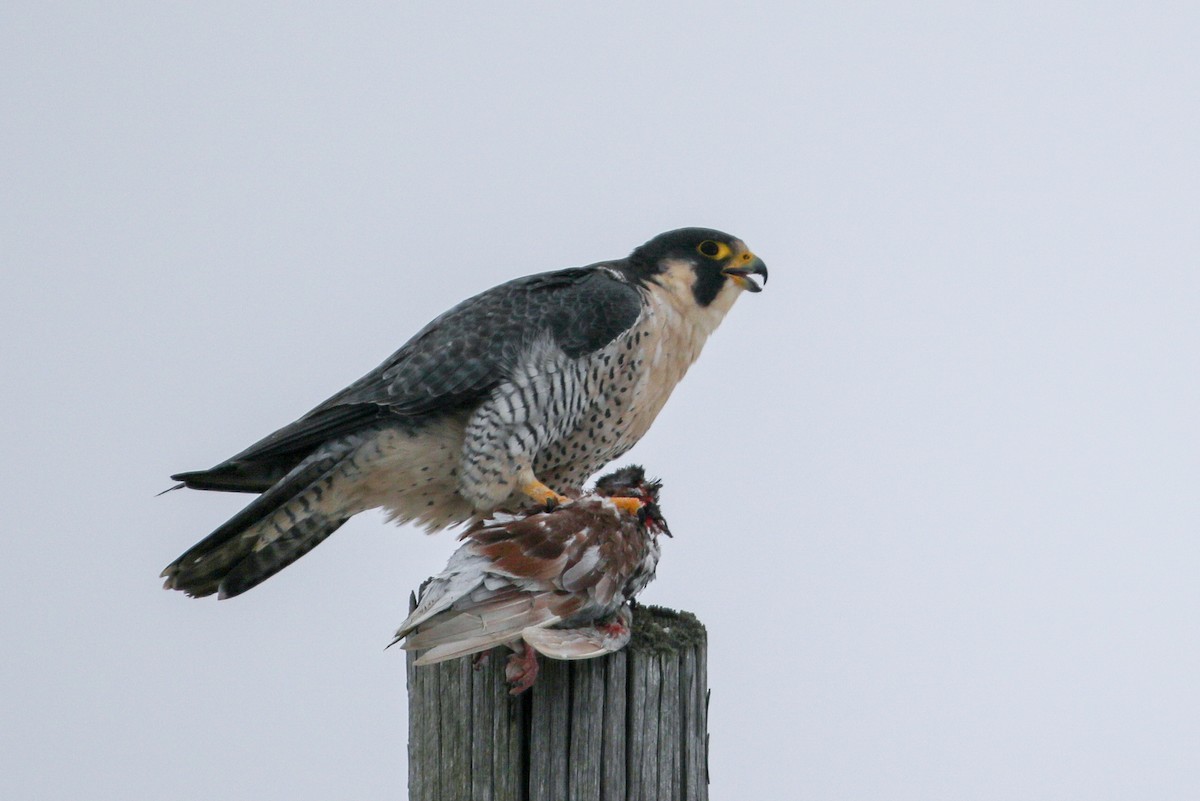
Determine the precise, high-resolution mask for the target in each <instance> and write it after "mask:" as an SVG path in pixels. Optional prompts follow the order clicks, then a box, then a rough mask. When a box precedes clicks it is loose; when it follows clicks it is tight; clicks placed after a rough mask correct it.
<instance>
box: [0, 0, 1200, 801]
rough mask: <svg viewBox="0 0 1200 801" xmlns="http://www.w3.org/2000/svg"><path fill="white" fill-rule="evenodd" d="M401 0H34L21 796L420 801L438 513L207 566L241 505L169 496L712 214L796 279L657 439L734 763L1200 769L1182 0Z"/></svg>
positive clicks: (22, 99) (5, 48)
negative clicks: (454, 338) (254, 582)
mask: <svg viewBox="0 0 1200 801" xmlns="http://www.w3.org/2000/svg"><path fill="white" fill-rule="evenodd" d="M422 5H423V6H429V7H418V6H417V5H416V4H412V3H395V2H393V3H378V4H361V5H347V4H345V3H336V4H335V3H327V4H321V5H320V6H318V5H317V4H306V7H304V8H298V7H297V6H296V5H295V4H290V3H265V2H253V1H252V2H246V1H244V0H241V1H239V2H209V3H197V4H191V5H178V4H172V5H166V4H162V3H146V2H143V3H123V4H120V6H119V8H118V7H117V6H113V5H112V4H100V3H95V4H83V3H59V4H50V3H37V4H21V5H19V6H13V7H10V8H7V9H6V10H5V11H4V12H3V18H4V19H3V24H2V25H0V37H2V39H3V41H2V42H0V86H2V88H3V109H2V115H0V137H2V138H0V153H2V156H0V159H2V170H3V172H2V182H3V186H4V191H3V193H2V194H0V202H2V203H3V214H2V215H0V259H2V262H3V276H2V278H0V307H2V314H0V338H2V339H3V341H4V342H5V347H4V348H3V349H2V354H3V355H2V356H0V358H2V360H3V365H2V369H3V373H2V375H3V382H2V385H0V402H2V404H3V414H0V426H2V427H3V430H2V434H3V442H4V443H5V446H6V450H7V452H6V460H5V464H6V469H5V470H4V482H3V490H2V492H3V507H4V513H5V525H4V529H5V536H4V556H3V559H0V574H2V575H0V603H2V604H3V606H4V609H5V612H4V614H3V615H2V616H0V637H2V640H3V643H4V651H5V656H4V657H3V658H2V659H0V686H3V688H4V707H5V711H4V714H3V715H2V716H0V737H2V738H3V739H2V740H0V762H2V763H3V765H2V769H0V796H3V797H4V798H13V799H25V798H29V799H33V798H37V799H80V798H87V799H122V800H125V799H131V798H132V799H136V798H151V797H168V796H169V797H171V798H173V799H179V800H180V801H190V800H191V799H197V800H198V799H212V798H223V799H251V798H288V799H293V800H294V801H307V800H308V799H329V798H363V799H374V798H379V799H391V798H403V797H404V789H403V788H404V784H405V778H406V772H405V771H406V768H405V742H406V731H405V714H406V713H405V705H404V670H403V663H402V655H401V654H400V653H398V652H396V651H394V650H393V651H388V652H384V650H383V646H384V645H385V644H387V642H388V640H389V635H390V633H391V631H392V630H393V629H394V628H395V626H396V625H397V624H398V623H399V621H400V620H401V619H402V618H403V616H404V612H405V604H406V599H407V597H408V592H409V590H410V589H411V588H413V587H414V586H415V585H416V584H417V583H418V582H419V581H420V580H421V579H423V578H424V577H425V576H427V575H429V574H430V573H432V572H435V571H437V570H438V569H440V568H441V566H442V564H443V563H444V560H445V558H446V556H447V555H448V554H449V553H450V552H451V551H452V550H453V548H454V543H453V541H452V538H450V537H446V536H443V537H437V538H427V537H424V536H423V535H420V534H418V533H417V532H415V531H413V530H407V529H401V530H397V529H394V528H393V527H390V526H387V525H385V524H384V523H383V521H382V519H381V518H380V517H379V516H377V515H371V514H368V515H363V516H360V517H359V518H356V519H355V520H354V521H352V522H351V523H350V524H349V525H347V526H346V527H345V528H344V529H343V530H342V531H340V532H338V534H337V535H336V536H335V537H333V538H331V539H330V541H329V542H328V543H326V544H325V545H323V546H322V547H321V548H319V549H318V550H317V551H315V552H314V553H313V554H311V555H310V556H308V557H307V558H305V559H303V560H302V561H301V562H299V563H297V564H296V565H295V566H293V567H291V568H289V569H288V570H287V571H286V572H284V573H282V574H280V575H279V576H277V577H276V578H274V579H272V580H271V581H269V582H267V583H266V584H264V585H263V586H261V587H259V588H258V589H255V590H254V591H252V592H251V593H249V594H247V595H245V596H243V597H240V598H237V599H236V600H233V601H229V602H223V603H217V602H215V601H213V600H211V599H210V600H208V601H206V602H205V601H192V600H189V599H187V598H185V597H183V596H182V595H180V594H178V593H166V592H163V591H161V590H160V589H159V588H158V587H159V580H158V578H157V575H158V572H159V571H160V570H161V569H162V567H163V566H164V565H165V564H166V563H167V562H168V561H170V560H171V559H173V558H174V557H175V556H177V555H178V554H179V553H180V552H181V551H182V550H183V549H184V548H185V547H187V546H188V545H190V544H192V543H193V542H194V541H196V540H197V539H198V538H200V537H201V536H203V535H204V534H206V533H208V531H210V530H211V529H212V528H213V527H214V526H215V525H217V524H218V523H220V522H221V521H222V520H224V519H225V518H226V517H227V516H228V515H229V514H231V513H232V512H233V511H235V510H236V509H237V508H238V507H239V506H240V505H241V504H242V503H243V502H244V501H245V500H246V499H245V498H244V497H232V496H221V495H213V494H203V493H182V492H179V493H171V494H169V495H166V496H164V497H155V493H156V492H158V491H159V490H161V489H163V488H165V487H166V486H168V485H169V481H168V480H167V476H168V474H170V473H171V472H175V471H179V470H184V469H195V468H202V467H206V466H209V465H211V464H213V463H215V462H217V461H219V460H221V459H223V458H225V457H227V456H229V455H231V454H232V453H234V452H235V451H237V450H240V449H241V448H242V447H244V446H245V445H247V444H249V443H250V442H252V441H253V440H255V439H257V438H258V437H260V436H262V435H264V434H266V433H268V432H269V431H271V430H273V429H274V428H275V427H277V426H279V425H281V424H283V423H286V422H288V421H290V420H291V419H293V418H294V417H296V416H297V415H299V414H301V413H302V412H304V411H306V410H307V409H308V408H310V407H311V406H313V405H314V404H316V403H317V402H319V401H320V400H322V399H324V398H325V397H326V396H328V395H329V394H331V393H333V392H334V391H336V390H338V389H340V388H341V387H342V386H344V385H345V384H346V383H348V382H349V381H351V380H353V379H355V378H357V377H358V376H359V375H360V374H362V373H363V372H365V371H366V370H368V369H370V368H371V367H373V366H374V365H375V364H376V363H378V362H379V361H380V360H381V359H383V358H384V357H385V356H386V355H387V354H388V353H390V352H391V351H392V350H393V349H394V348H396V347H397V346H398V345H399V344H401V343H402V342H403V341H404V340H405V339H406V338H407V337H408V336H410V335H411V334H412V333H414V332H415V331H416V330H417V329H418V328H420V327H421V326H422V325H424V324H425V322H426V321H428V320H429V319H430V318H431V317H433V316H434V315H435V314H437V313H440V312H441V311H443V310H444V309H445V308H447V307H449V306H450V305H452V304H453V303H455V302H456V301H458V300H459V299H461V298H463V297H465V296H467V295H469V294H471V293H474V292H477V291H479V290H482V289H485V288H487V287H488V286H491V285H493V284H496V283H499V282H500V281H503V280H506V279H508V278H511V277H514V276H516V275H519V274H524V273H529V272H535V271H540V270H545V269H552V268H556V267H562V266H568V265H578V264H583V263H587V262H592V261H596V260H599V259H603V258H608V257H617V256H622V255H624V254H625V253H627V252H628V251H629V250H630V249H631V248H632V247H633V246H635V245H637V244H639V243H640V242H642V241H644V240H645V239H648V238H649V237H650V236H652V235H654V234H656V233H658V232H660V231H663V230H666V229H669V228H674V227H678V226H682V225H704V226H712V227H717V228H722V229H725V230H728V231H730V232H733V233H735V234H737V235H739V236H741V237H743V238H744V239H745V240H746V241H747V242H748V243H749V244H750V246H751V247H752V248H754V250H755V251H756V252H758V253H759V254H760V255H762V257H763V258H764V259H765V260H766V262H767V264H768V265H769V266H770V269H771V282H770V284H769V285H768V287H767V289H766V291H765V292H763V293H762V294H761V295H755V296H747V297H744V298H743V299H742V300H741V301H739V303H738V305H737V306H736V307H735V308H734V310H733V312H732V313H731V314H730V316H729V318H728V319H727V320H726V322H725V324H724V325H723V327H722V328H721V329H720V330H719V331H718V332H717V335H716V336H715V338H714V339H713V340H712V341H711V342H710V344H709V346H708V348H707V349H706V351H705V353H704V355H703V356H702V357H701V359H700V361H699V363H698V364H697V365H696V367H695V368H694V369H693V372H692V373H691V374H690V375H689V376H688V378H687V379H686V380H685V381H684V383H683V385H682V386H681V387H680V389H679V390H678V392H677V393H676V395H675V396H674V398H673V399H672V400H671V402H670V403H669V404H668V405H667V407H666V409H665V410H664V412H663V414H662V415H661V416H660V418H659V420H658V422H657V424H656V425H655V427H654V428H653V429H652V431H651V432H650V434H649V435H648V436H647V437H646V438H645V439H644V440H643V441H642V443H641V444H640V445H639V446H638V447H637V449H636V450H635V451H634V452H633V453H631V454H630V458H634V459H637V460H640V461H642V462H644V463H645V464H646V465H647V466H648V468H649V469H650V470H651V471H652V472H654V473H657V474H659V475H661V476H662V477H663V478H664V479H665V481H666V487H665V490H664V502H663V505H664V509H665V511H666V514H667V516H668V517H669V519H670V520H671V524H672V528H673V530H674V531H675V533H676V538H675V539H673V540H670V541H668V542H667V543H666V545H665V548H664V551H665V553H664V555H663V560H662V564H661V568H660V571H659V578H658V581H657V582H655V583H654V584H652V585H651V586H650V588H649V589H648V590H647V592H646V594H645V596H644V597H645V600H646V601H649V602H652V603H661V604H666V605H670V606H676V607H683V608H686V609H690V610H693V611H695V612H696V613H697V614H698V615H699V616H700V618H701V619H702V620H703V621H704V622H705V623H706V624H707V625H708V629H709V636H710V646H711V654H710V666H709V678H710V684H711V687H712V691H713V699H712V708H711V721H710V726H711V731H712V755H711V768H712V778H713V785H712V794H713V797H714V798H777V799H784V798H797V799H814V800H818V801H830V800H838V799H847V800H855V801H857V800H858V799H862V800H863V801H866V800H867V799H871V801H875V800H876V799H888V800H889V801H890V800H891V799H905V800H908V799H911V800H912V801H929V799H954V800H955V801H957V800H958V799H964V798H969V799H994V800H995V801H1014V799H1047V801H1051V800H1053V801H1059V800H1060V799H1071V798H1079V799H1089V801H1095V800H1096V799H1133V798H1153V799H1155V800H1156V801H1170V800H1171V799H1180V800H1182V799H1189V800H1190V799H1195V798H1197V797H1200V760H1198V759H1197V754H1198V753H1200V682H1198V681H1197V678H1196V677H1197V675H1200V630H1198V628H1197V623H1196V619H1197V612H1198V610H1200V581H1198V580H1197V576H1198V575H1200V544H1198V543H1197V538H1198V536H1200V493H1198V491H1197V487H1198V483H1200V416H1198V414H1197V408H1198V406H1200V375H1198V370H1197V351H1198V346H1200V157H1198V155H1197V142H1200V57H1198V56H1197V52H1196V42H1197V41H1198V40H1200V12H1197V11H1196V10H1195V7H1194V5H1192V4H1185V3H1179V4H1168V3H1150V4H1140V6H1139V7H1138V8H1133V7H1131V4H1128V3H1092V4H1082V3H1081V4H1061V3H1046V2H1036V3H1034V2H1026V3H1006V4H1003V5H1004V8H1002V9H994V8H993V9H988V8H985V7H984V6H983V4H967V3H937V4H932V3H930V4H917V5H912V4H905V7H904V8H898V7H897V4H894V3H845V2H836V3H834V2H821V3H802V4H792V3H782V2H777V3H740V4H736V5H735V4H715V3H686V4H685V3H670V4H666V3H664V4H651V3H644V2H637V3H617V2H608V3H605V4H603V6H602V7H595V6H593V7H584V6H582V5H581V4H565V3H564V4H549V3H521V4H503V5H501V4H494V3H474V4H449V3H446V4H422ZM433 6H436V7H433Z"/></svg>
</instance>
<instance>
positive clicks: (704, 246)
mask: <svg viewBox="0 0 1200 801" xmlns="http://www.w3.org/2000/svg"><path fill="white" fill-rule="evenodd" d="M696 250H697V251H699V253H700V255H701V256H707V257H708V258H710V259H723V258H725V257H726V256H728V255H729V245H726V244H725V243H724V242H714V241H713V240H711V239H705V240H704V241H703V242H701V243H700V244H699V245H697V246H696Z"/></svg>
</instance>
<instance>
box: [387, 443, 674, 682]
mask: <svg viewBox="0 0 1200 801" xmlns="http://www.w3.org/2000/svg"><path fill="white" fill-rule="evenodd" d="M661 488H662V483H661V482H659V481H649V480H647V479H646V474H645V471H644V470H643V469H642V468H641V467H640V466H638V465H630V466H629V467H625V468H622V469H620V470H617V471H616V472H614V473H610V474H609V475H606V476H604V477H603V478H601V479H600V480H599V481H597V482H596V489H595V492H594V493H592V494H589V495H586V496H584V497H583V498H581V499H579V500H576V501H573V502H572V503H570V504H567V505H565V506H560V507H557V508H556V509H554V510H553V511H550V512H536V513H532V514H528V515H525V516H523V517H522V516H517V517H512V516H508V515H505V514H502V513H500V514H497V515H496V516H495V517H494V518H493V519H490V520H484V521H479V522H477V523H475V524H474V525H472V526H471V528H469V529H468V530H467V531H466V532H465V533H464V534H463V535H462V539H464V540H465V541H466V544H465V545H463V546H462V547H461V548H459V549H458V550H457V551H456V552H455V553H454V555H453V556H451V557H450V563H449V564H448V565H447V566H446V569H445V570H444V571H443V572H442V573H441V574H440V575H438V576H436V577H434V578H433V579H432V580H431V581H430V582H429V584H428V585H427V586H426V587H425V588H424V589H423V590H422V593H421V602H420V604H419V605H417V607H416V608H415V609H414V610H413V611H412V613H411V614H410V615H409V616H408V619H407V620H405V621H404V623H402V624H401V625H400V630H399V631H397V632H396V640H395V642H399V641H400V640H401V639H404V638H406V639H405V642H404V648H405V650H410V651H411V650H418V651H423V652H424V653H422V654H421V656H420V657H419V658H418V659H417V662H416V663H417V664H418V665H432V664H435V663H437V662H444V661H446V660H447V659H455V658H457V657H460V656H466V655H468V654H477V653H482V652H484V651H487V650H489V649H491V648H493V647H495V646H497V645H507V646H509V647H511V648H512V649H513V650H514V651H515V652H516V653H515V654H513V656H512V657H511V658H510V659H509V665H508V669H507V673H508V678H509V680H510V682H512V685H513V688H512V691H513V693H514V694H516V693H519V692H522V691H523V690H526V689H528V688H529V687H530V686H531V685H532V684H533V681H534V679H535V678H536V677H537V672H538V667H537V657H536V655H535V653H534V652H535V651H536V652H537V653H541V654H545V655H546V656H549V657H552V658H555V659H590V658H592V657H597V656H603V655H604V654H607V653H612V652H614V651H619V650H620V649H621V648H623V647H624V646H625V644H626V643H628V642H629V636H630V629H629V626H630V624H631V622H632V614H631V611H630V609H629V602H630V601H631V600H632V599H633V598H634V596H636V595H637V594H638V593H639V592H641V591H642V590H643V589H644V588H645V586H646V585H647V584H649V583H650V580H651V579H653V578H654V571H655V569H656V568H657V566H658V557H659V552H660V548H659V545H658V535H659V534H666V535H667V536H670V535H671V532H670V530H669V529H668V528H667V524H666V521H665V520H664V519H663V517H662V512H661V511H660V510H659V507H658V494H659V491H660V490H661ZM393 644H394V643H393ZM527 646H528V647H527Z"/></svg>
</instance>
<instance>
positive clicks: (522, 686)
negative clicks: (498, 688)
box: [504, 643, 538, 695]
mask: <svg viewBox="0 0 1200 801" xmlns="http://www.w3.org/2000/svg"><path fill="white" fill-rule="evenodd" d="M513 649H514V650H515V653H514V654H513V655H512V656H510V657H509V658H508V664H507V665H505V666H504V678H506V679H507V680H508V686H509V690H508V692H509V694H510V695H520V694H521V693H523V692H525V691H526V690H528V689H529V688H530V687H532V686H533V683H534V682H535V681H537V677H538V661H537V651H535V650H533V649H532V648H530V647H529V646H528V645H526V644H525V643H516V644H514V645H513Z"/></svg>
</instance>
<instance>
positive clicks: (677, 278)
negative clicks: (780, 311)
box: [629, 228, 767, 308]
mask: <svg viewBox="0 0 1200 801" xmlns="http://www.w3.org/2000/svg"><path fill="white" fill-rule="evenodd" d="M629 265H630V268H631V270H632V272H633V273H634V275H635V276H636V277H637V278H638V279H639V280H641V281H643V282H648V283H649V282H652V283H656V284H659V285H661V286H664V287H667V288H668V289H672V290H674V291H675V292H689V293H690V295H691V297H692V298H693V299H694V300H695V303H696V305H697V306H699V307H701V308H707V307H708V306H710V305H712V304H713V302H714V301H716V300H717V299H718V298H727V303H732V302H733V298H734V297H735V296H736V295H739V294H741V290H746V291H747V292H761V291H762V287H761V286H759V285H758V283H757V282H756V281H755V280H754V279H753V278H751V277H750V276H752V275H761V276H762V278H763V283H764V284H765V283H766V282H767V265H765V264H763V262H762V259H760V258H758V257H757V256H755V255H754V254H753V253H751V252H750V249H749V248H747V247H746V243H745V242H743V241H742V240H740V239H738V238H737V237H735V236H730V235H729V234H726V233H723V232H722V231H715V230H713V229H711V228H680V229H678V230H675V231H668V232H666V233H665V234H659V235H658V236H656V237H654V238H653V239H651V240H650V241H649V242H647V243H646V244H644V245H642V246H641V247H639V248H637V249H636V250H634V251H633V253H632V254H630V256H629Z"/></svg>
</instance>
